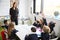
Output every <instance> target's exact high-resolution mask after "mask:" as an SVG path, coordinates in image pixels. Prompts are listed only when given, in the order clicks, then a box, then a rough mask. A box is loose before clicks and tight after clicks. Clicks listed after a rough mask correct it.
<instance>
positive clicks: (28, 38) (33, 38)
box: [25, 27, 38, 40]
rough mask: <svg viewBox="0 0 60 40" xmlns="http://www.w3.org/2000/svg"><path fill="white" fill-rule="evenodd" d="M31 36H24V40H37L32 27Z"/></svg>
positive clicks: (34, 29)
mask: <svg viewBox="0 0 60 40" xmlns="http://www.w3.org/2000/svg"><path fill="white" fill-rule="evenodd" d="M31 31H32V34H29V35H28V36H25V40H38V37H37V34H36V33H35V32H36V28H35V27H32V28H31Z"/></svg>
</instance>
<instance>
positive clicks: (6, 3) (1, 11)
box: [0, 0, 10, 16]
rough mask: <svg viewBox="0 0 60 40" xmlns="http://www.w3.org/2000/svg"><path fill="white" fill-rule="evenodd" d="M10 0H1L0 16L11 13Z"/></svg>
mask: <svg viewBox="0 0 60 40" xmlns="http://www.w3.org/2000/svg"><path fill="white" fill-rule="evenodd" d="M9 9H10V0H0V16H5V15H9Z"/></svg>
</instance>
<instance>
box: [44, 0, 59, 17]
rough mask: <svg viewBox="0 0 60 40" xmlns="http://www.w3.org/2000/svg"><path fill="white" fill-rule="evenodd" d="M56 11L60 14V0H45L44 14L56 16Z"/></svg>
mask: <svg viewBox="0 0 60 40" xmlns="http://www.w3.org/2000/svg"><path fill="white" fill-rule="evenodd" d="M56 11H57V12H56ZM54 12H56V13H59V14H60V0H44V14H45V15H46V16H49V17H55V15H54ZM59 17H60V16H59Z"/></svg>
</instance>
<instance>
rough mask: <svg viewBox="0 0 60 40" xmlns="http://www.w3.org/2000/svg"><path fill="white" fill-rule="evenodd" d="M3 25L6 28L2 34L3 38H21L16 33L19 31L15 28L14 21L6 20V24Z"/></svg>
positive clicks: (3, 39) (5, 39)
mask: <svg viewBox="0 0 60 40" xmlns="http://www.w3.org/2000/svg"><path fill="white" fill-rule="evenodd" d="M1 27H2V29H4V30H3V31H4V33H3V34H2V35H1V36H2V40H19V39H18V38H17V36H16V35H15V33H16V32H18V31H17V30H16V29H15V28H14V24H13V22H10V23H8V20H4V24H3V25H1Z"/></svg>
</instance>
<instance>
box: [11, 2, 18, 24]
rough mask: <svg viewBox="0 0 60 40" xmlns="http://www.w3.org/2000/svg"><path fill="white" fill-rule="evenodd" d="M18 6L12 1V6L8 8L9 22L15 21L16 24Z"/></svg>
mask: <svg viewBox="0 0 60 40" xmlns="http://www.w3.org/2000/svg"><path fill="white" fill-rule="evenodd" d="M18 14H19V11H18V8H17V4H16V2H14V3H13V7H11V8H10V19H11V22H15V24H16V25H18Z"/></svg>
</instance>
